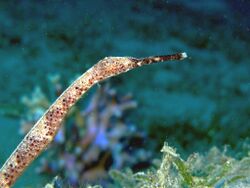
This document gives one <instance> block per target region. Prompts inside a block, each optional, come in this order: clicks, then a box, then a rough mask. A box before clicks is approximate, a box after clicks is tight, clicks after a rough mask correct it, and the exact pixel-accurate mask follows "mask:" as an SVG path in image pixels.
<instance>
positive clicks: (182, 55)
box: [181, 52, 188, 60]
mask: <svg viewBox="0 0 250 188" xmlns="http://www.w3.org/2000/svg"><path fill="white" fill-rule="evenodd" d="M187 57H188V56H187V53H186V52H182V53H181V60H182V59H185V58H187Z"/></svg>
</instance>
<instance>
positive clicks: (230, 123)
mask: <svg viewBox="0 0 250 188" xmlns="http://www.w3.org/2000/svg"><path fill="white" fill-rule="evenodd" d="M249 8H250V3H249V2H248V1H244V0H229V1H223V0H221V1H216V0H211V1H206V2H205V1H192V2H190V1H188V0H178V1H174V0H169V1H162V0H159V1H157V0H155V1H154V0H141V1H122V0H109V1H101V0H95V1H91V0H86V1H77V0H73V1H63V0H58V1H28V0H22V1H19V0H16V1H15V0H13V1H1V2H0V74H1V78H0V88H1V92H0V115H1V116H0V165H2V164H3V162H4V161H5V160H6V158H7V157H8V156H9V155H10V153H11V152H12V151H13V150H14V148H15V147H16V146H17V144H18V143H19V142H20V140H21V139H22V137H23V136H24V135H25V133H26V132H27V131H28V130H29V129H30V127H32V125H33V124H34V123H35V122H36V121H37V119H38V118H39V117H41V115H42V114H43V112H44V111H45V110H46V109H47V108H48V107H49V105H50V104H51V103H52V102H53V101H54V100H55V99H56V98H57V96H58V95H59V94H60V93H61V92H62V91H63V90H64V89H65V88H66V87H67V86H68V85H69V84H70V83H71V82H72V81H73V80H74V79H75V78H77V76H79V75H80V74H82V73H83V72H84V71H86V70H87V69H88V68H90V67H91V66H92V65H94V64H95V63H96V62H97V61H98V60H100V59H102V58H104V57H106V56H133V57H144V56H150V55H160V54H171V53H176V52H187V54H188V56H189V58H188V59H186V60H184V61H181V62H167V63H163V64H158V65H151V66H146V67H143V68H140V69H136V70H133V71H130V72H128V73H126V74H123V75H120V76H117V77H115V78H111V79H109V80H107V81H105V82H103V83H100V84H98V85H97V86H95V87H94V88H93V89H91V91H90V92H88V93H87V94H86V95H85V96H84V97H83V99H82V100H81V101H79V103H78V104H77V105H76V107H75V108H74V109H73V110H72V112H71V113H70V114H69V116H68V117H67V119H66V120H65V122H64V125H63V127H64V128H63V129H62V130H61V131H60V132H59V134H58V135H57V137H56V139H55V141H54V143H53V144H52V145H51V146H50V147H49V148H48V150H47V151H46V152H44V153H43V155H42V156H41V157H39V159H37V160H36V161H35V162H34V163H33V164H32V165H31V166H30V167H29V168H28V170H27V171H26V172H25V173H24V174H23V176H21V177H20V179H19V180H18V181H17V183H16V185H15V186H14V187H42V186H44V185H45V184H46V183H47V182H48V181H51V180H52V178H53V177H55V176H56V175H60V176H62V177H63V178H65V179H66V180H67V182H69V183H70V184H71V185H74V186H78V185H79V184H83V183H86V182H90V183H101V184H103V185H105V184H106V182H108V181H109V178H108V174H107V172H108V171H109V170H110V169H113V168H114V169H124V168H127V167H129V168H131V169H133V170H134V171H138V170H144V169H147V168H149V167H150V165H151V164H152V160H153V159H154V158H159V157H160V153H159V151H160V149H161V148H162V146H163V143H164V141H167V142H168V143H169V144H170V145H171V146H173V147H175V148H177V151H178V152H179V153H180V154H181V155H182V157H183V158H185V157H187V156H188V155H190V154H191V153H194V152H201V153H203V152H206V151H207V150H208V149H210V148H211V147H212V146H217V147H218V148H219V149H221V150H223V149H224V148H225V147H227V152H228V154H229V155H232V156H234V157H236V158H240V157H242V156H245V155H247V152H249V148H250V147H249V143H250V140H249V135H250V121H249V120H250V119H249V117H250V97H249V96H250V60H249V49H250V33H249V32H250V13H249Z"/></svg>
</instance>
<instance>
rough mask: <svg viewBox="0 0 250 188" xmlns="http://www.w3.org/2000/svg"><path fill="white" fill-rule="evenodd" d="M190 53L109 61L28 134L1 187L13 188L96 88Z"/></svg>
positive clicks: (1, 173) (0, 178) (3, 172)
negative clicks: (65, 118)
mask: <svg viewBox="0 0 250 188" xmlns="http://www.w3.org/2000/svg"><path fill="white" fill-rule="evenodd" d="M186 57H187V54H186V53H177V54H173V55H163V56H152V57H146V58H141V59H137V58H133V57H106V58H104V59H102V60H100V61H99V62H98V63H97V64H95V65H94V66H93V67H91V68H90V69H88V70H87V71H86V72H85V73H84V74H83V75H81V76H80V77H79V78H77V79H76V80H75V81H74V82H73V83H72V84H71V85H70V86H69V87H68V88H67V89H66V90H65V91H64V92H63V93H62V94H61V95H60V96H59V97H58V98H57V100H56V101H55V102H54V103H53V104H52V105H51V106H50V107H49V109H48V110H47V111H46V112H45V113H44V115H43V116H42V117H41V118H40V119H39V120H38V121H37V123H36V124H35V125H34V126H33V127H32V129H31V130H30V131H29V132H28V133H27V135H26V136H25V137H24V139H23V140H22V141H21V142H20V144H19V145H18V146H17V148H16V149H15V150H14V152H13V153H12V154H11V155H10V157H9V158H8V159H7V161H6V162H5V163H4V164H3V166H2V168H1V169H0V187H1V188H9V187H11V186H12V185H13V184H14V183H15V181H16V180H17V178H18V177H19V176H20V175H21V174H22V173H23V171H24V170H25V169H26V168H27V167H28V166H29V165H30V164H31V162H32V161H33V160H34V159H35V158H37V157H38V156H39V154H40V153H41V152H42V151H43V150H44V149H45V148H47V146H48V145H49V144H50V143H51V142H52V140H53V138H54V137H55V135H56V133H57V131H58V130H59V128H60V126H61V122H62V121H63V119H64V117H65V116H66V114H67V113H68V111H69V109H70V108H71V107H72V106H73V105H74V104H75V103H76V102H77V101H78V100H79V99H80V98H81V96H82V95H83V94H84V93H85V92H87V91H88V90H89V89H90V88H91V87H92V86H93V85H94V84H96V83H99V82H100V81H103V80H105V79H107V78H109V77H112V76H116V75H118V74H121V73H123V72H127V71H129V70H132V69H134V68H136V67H141V66H143V65H147V64H153V63H158V62H163V61H169V60H183V59H185V58H186Z"/></svg>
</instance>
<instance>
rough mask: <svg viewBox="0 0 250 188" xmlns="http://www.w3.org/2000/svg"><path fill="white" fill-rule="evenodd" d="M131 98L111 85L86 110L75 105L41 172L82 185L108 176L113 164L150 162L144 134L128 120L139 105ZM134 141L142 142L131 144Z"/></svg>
mask: <svg viewBox="0 0 250 188" xmlns="http://www.w3.org/2000/svg"><path fill="white" fill-rule="evenodd" d="M38 97H39V95H38ZM131 97H132V96H131V95H130V94H128V95H125V96H119V95H118V94H117V92H116V91H115V90H114V89H112V88H110V86H109V85H108V84H104V86H100V87H98V89H97V91H96V92H95V93H94V95H93V96H92V97H91V99H90V102H89V104H88V106H87V107H86V109H85V110H81V107H80V106H76V107H75V108H74V112H72V113H71V116H70V117H69V118H68V119H67V120H66V121H65V122H64V124H66V125H64V126H63V127H65V128H62V129H60V130H59V132H58V134H57V135H56V137H55V140H54V142H53V144H52V146H51V147H52V148H51V149H50V150H49V151H48V155H47V156H46V157H44V158H43V159H42V164H41V167H40V168H39V169H38V171H39V172H40V173H45V174H52V175H61V176H63V177H64V179H65V180H66V181H67V182H68V183H69V184H71V185H78V184H79V183H80V184H81V183H83V182H91V181H96V180H98V179H101V178H105V177H107V172H108V169H109V168H110V167H111V166H112V168H116V169H121V168H123V167H124V166H126V165H127V166H130V167H133V166H135V165H137V164H139V163H142V162H144V161H147V160H148V158H149V157H150V152H147V151H146V150H144V149H142V148H141V147H142V145H139V144H140V143H142V142H143V139H144V136H143V134H142V133H140V132H139V131H138V130H136V128H135V126H134V125H133V124H131V123H129V122H128V121H127V120H126V114H127V112H128V111H129V110H130V109H133V108H135V107H136V106H137V103H136V102H135V101H133V100H132V98H131ZM35 111H36V110H35ZM29 116H30V115H29ZM31 116H33V115H31ZM26 123H27V122H26ZM27 124H28V125H29V124H31V123H27ZM133 141H134V142H137V143H138V144H136V143H135V144H133V145H134V146H131V144H130V143H131V142H133ZM128 147H129V149H128ZM133 148H134V149H133Z"/></svg>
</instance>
